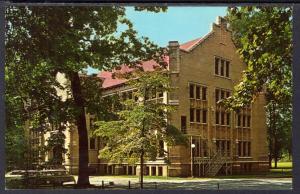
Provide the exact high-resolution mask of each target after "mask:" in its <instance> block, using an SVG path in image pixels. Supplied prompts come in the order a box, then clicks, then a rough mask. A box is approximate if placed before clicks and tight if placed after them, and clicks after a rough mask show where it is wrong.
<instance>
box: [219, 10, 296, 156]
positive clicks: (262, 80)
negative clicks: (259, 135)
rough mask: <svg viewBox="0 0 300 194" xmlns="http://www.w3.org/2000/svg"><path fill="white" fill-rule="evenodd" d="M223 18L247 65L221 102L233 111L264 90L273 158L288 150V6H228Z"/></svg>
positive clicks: (289, 116) (289, 108) (290, 11)
mask: <svg viewBox="0 0 300 194" xmlns="http://www.w3.org/2000/svg"><path fill="white" fill-rule="evenodd" d="M227 19H228V21H229V23H230V28H231V30H232V33H233V40H234V42H235V44H236V46H237V48H238V53H239V54H240V56H241V57H242V59H243V60H244V62H245V63H246V65H247V68H246V70H245V71H244V72H243V77H242V80H241V82H240V83H239V84H238V85H237V86H236V87H235V91H234V93H233V95H232V97H230V98H228V99H227V100H225V101H224V102H223V103H224V104H225V105H226V106H227V107H229V108H231V109H234V110H237V109H239V108H240V107H243V106H245V105H249V104H250V103H251V102H253V101H254V100H255V97H256V95H257V94H258V93H259V92H265V94H266V100H267V105H266V110H267V125H268V141H269V150H270V155H271V157H272V158H274V159H275V160H277V159H279V158H280V157H281V154H282V152H283V150H289V152H290V151H291V118H292V116H291V112H292V8H291V7H283V6H282V7H271V6H259V7H253V6H245V7H232V8H229V9H228V14H227ZM290 153H291V152H290Z"/></svg>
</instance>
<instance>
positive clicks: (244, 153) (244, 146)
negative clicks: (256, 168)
mask: <svg viewBox="0 0 300 194" xmlns="http://www.w3.org/2000/svg"><path fill="white" fill-rule="evenodd" d="M246 145H247V142H243V156H247V154H246V148H247V147H246Z"/></svg>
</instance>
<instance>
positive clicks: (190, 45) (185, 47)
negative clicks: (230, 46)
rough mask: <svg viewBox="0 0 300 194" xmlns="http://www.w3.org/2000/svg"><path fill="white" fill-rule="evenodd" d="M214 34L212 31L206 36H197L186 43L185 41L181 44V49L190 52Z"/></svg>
mask: <svg viewBox="0 0 300 194" xmlns="http://www.w3.org/2000/svg"><path fill="white" fill-rule="evenodd" d="M211 34H212V32H209V33H208V34H206V35H205V36H203V37H201V38H197V39H195V40H191V41H188V42H186V43H183V44H181V45H180V46H179V48H180V50H182V51H185V52H190V51H192V50H193V49H194V48H195V47H196V46H197V45H199V44H201V43H203V42H204V40H206V39H207V38H208V37H209V36H210V35H211Z"/></svg>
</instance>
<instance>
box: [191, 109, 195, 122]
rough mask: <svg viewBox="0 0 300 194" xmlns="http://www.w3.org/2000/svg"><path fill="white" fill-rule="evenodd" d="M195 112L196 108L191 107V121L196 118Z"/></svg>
mask: <svg viewBox="0 0 300 194" xmlns="http://www.w3.org/2000/svg"><path fill="white" fill-rule="evenodd" d="M194 112H195V109H193V108H191V109H190V121H191V122H194V120H195V119H194Z"/></svg>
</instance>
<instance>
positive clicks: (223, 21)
mask: <svg viewBox="0 0 300 194" xmlns="http://www.w3.org/2000/svg"><path fill="white" fill-rule="evenodd" d="M216 23H217V24H218V25H220V26H221V28H224V29H227V21H226V19H225V18H223V17H221V16H218V17H217V21H216Z"/></svg>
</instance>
